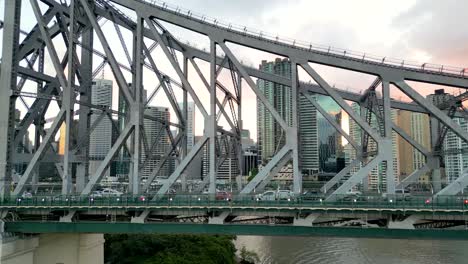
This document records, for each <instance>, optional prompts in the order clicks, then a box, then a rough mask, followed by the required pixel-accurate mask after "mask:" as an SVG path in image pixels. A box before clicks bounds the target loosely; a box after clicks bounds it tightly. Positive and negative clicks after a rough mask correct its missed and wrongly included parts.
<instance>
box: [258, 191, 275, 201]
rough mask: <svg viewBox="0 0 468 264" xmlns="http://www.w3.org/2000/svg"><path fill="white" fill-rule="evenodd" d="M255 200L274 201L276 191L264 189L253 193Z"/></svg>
mask: <svg viewBox="0 0 468 264" xmlns="http://www.w3.org/2000/svg"><path fill="white" fill-rule="evenodd" d="M255 199H256V200H257V201H275V200H276V191H266V192H264V193H260V194H257V195H255Z"/></svg>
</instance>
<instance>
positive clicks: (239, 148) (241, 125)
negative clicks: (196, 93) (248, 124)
mask: <svg viewBox="0 0 468 264" xmlns="http://www.w3.org/2000/svg"><path fill="white" fill-rule="evenodd" d="M237 89H238V90H237V125H238V126H239V128H238V130H239V131H238V133H239V139H238V141H237V159H238V162H237V164H239V175H238V180H237V190H238V191H240V190H242V176H243V175H244V174H245V173H246V172H244V171H243V170H244V149H243V147H242V130H243V129H244V122H243V121H242V77H241V76H240V74H239V73H237Z"/></svg>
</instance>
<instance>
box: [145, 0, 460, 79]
mask: <svg viewBox="0 0 468 264" xmlns="http://www.w3.org/2000/svg"><path fill="white" fill-rule="evenodd" d="M139 1H141V2H145V3H147V4H150V5H153V6H155V7H157V8H160V9H163V10H165V11H169V12H172V13H174V14H177V15H180V16H185V17H187V18H189V19H194V20H197V21H198V22H202V23H205V24H209V25H212V26H215V27H219V28H223V29H225V30H228V31H231V32H234V33H237V34H243V35H249V36H251V37H254V38H259V39H262V40H265V41H269V42H273V43H276V44H280V45H287V46H291V47H295V48H299V49H302V50H307V51H313V52H319V53H322V54H327V55H334V56H340V57H344V58H347V59H352V60H359V61H362V62H367V63H374V64H384V65H386V66H390V67H398V68H402V69H406V70H415V71H421V72H425V73H431V74H447V75H454V76H458V77H465V70H466V68H463V67H454V66H447V65H441V64H433V63H419V62H416V61H410V60H404V59H395V58H389V57H382V56H377V55H374V54H370V53H366V52H359V51H352V50H348V49H342V48H337V47H333V46H327V45H322V44H317V43H312V42H307V41H302V40H298V39H294V38H288V37H282V36H279V35H276V34H272V33H268V32H266V31H264V30H258V29H253V28H250V27H249V28H248V27H246V26H243V25H238V24H234V23H229V22H224V21H222V20H219V19H217V18H213V17H210V16H207V15H203V14H199V13H196V12H193V11H192V10H189V9H185V8H183V7H180V6H174V5H171V4H168V3H166V2H164V1H159V0H139ZM466 77H468V76H466Z"/></svg>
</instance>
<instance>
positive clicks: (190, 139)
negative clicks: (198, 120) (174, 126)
mask: <svg viewBox="0 0 468 264" xmlns="http://www.w3.org/2000/svg"><path fill="white" fill-rule="evenodd" d="M179 107H180V109H181V110H182V108H183V103H179ZM186 126H187V152H189V151H190V150H191V149H192V148H193V145H195V103H194V102H187V125H186Z"/></svg>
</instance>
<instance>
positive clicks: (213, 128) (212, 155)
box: [205, 40, 218, 194]
mask: <svg viewBox="0 0 468 264" xmlns="http://www.w3.org/2000/svg"><path fill="white" fill-rule="evenodd" d="M210 44H211V54H210V55H211V56H210V59H211V60H210V117H209V121H208V122H207V125H206V126H205V131H206V132H207V133H208V135H209V137H210V143H209V145H208V146H209V151H208V153H209V166H210V167H209V168H210V169H209V175H208V177H209V179H210V185H209V188H208V192H209V193H210V194H215V192H216V176H217V169H218V168H217V166H216V137H217V134H218V133H217V128H218V125H217V122H216V100H217V98H216V79H217V78H216V42H214V41H213V40H211V41H210Z"/></svg>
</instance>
